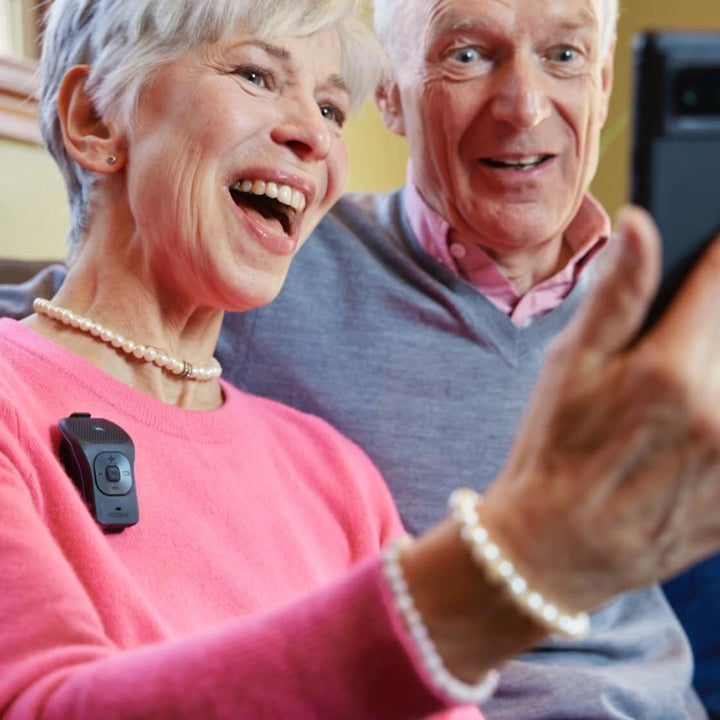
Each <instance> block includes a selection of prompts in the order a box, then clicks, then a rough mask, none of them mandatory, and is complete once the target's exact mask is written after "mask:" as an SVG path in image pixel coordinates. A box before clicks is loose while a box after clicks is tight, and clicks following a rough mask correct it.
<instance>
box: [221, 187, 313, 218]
mask: <svg viewBox="0 0 720 720" xmlns="http://www.w3.org/2000/svg"><path fill="white" fill-rule="evenodd" d="M231 189H232V190H237V191H239V192H243V193H249V194H252V195H265V196H267V197H269V198H271V199H272V200H277V201H278V202H279V203H282V204H283V205H287V206H288V207H291V208H293V210H295V211H297V212H299V213H300V212H302V211H303V210H304V209H305V204H306V201H305V196H304V195H303V194H302V193H301V192H300V191H299V190H294V189H293V188H291V187H290V186H289V185H282V184H278V183H275V182H267V181H265V180H238V182H236V183H235V184H234V185H233V186H232V188H231Z"/></svg>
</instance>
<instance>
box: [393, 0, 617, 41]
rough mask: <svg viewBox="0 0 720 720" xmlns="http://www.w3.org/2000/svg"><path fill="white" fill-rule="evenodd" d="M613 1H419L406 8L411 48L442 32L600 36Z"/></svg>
mask: <svg viewBox="0 0 720 720" xmlns="http://www.w3.org/2000/svg"><path fill="white" fill-rule="evenodd" d="M610 1H611V0H416V1H415V2H409V3H405V4H404V8H403V11H402V12H404V17H402V19H401V20H402V22H403V23H405V26H404V27H403V35H404V36H405V37H406V38H407V40H406V42H407V43H408V44H410V43H412V42H413V41H415V42H418V41H420V40H421V39H424V40H425V41H427V39H428V38H430V37H434V36H436V35H437V34H440V33H442V32H451V31H453V30H462V29H466V28H473V27H483V26H487V27H488V28H489V29H492V27H493V26H494V25H502V26H504V27H505V28H513V27H517V28H518V29H519V28H520V27H521V26H523V25H524V26H531V27H534V28H538V29H550V28H551V27H552V26H553V25H556V24H557V25H558V26H570V27H575V26H577V27H579V28H587V29H592V30H594V31H595V32H597V33H598V36H599V35H600V32H601V29H602V26H603V23H604V22H606V20H607V18H606V13H607V12H608V10H607V6H608V3H609V2H610Z"/></svg>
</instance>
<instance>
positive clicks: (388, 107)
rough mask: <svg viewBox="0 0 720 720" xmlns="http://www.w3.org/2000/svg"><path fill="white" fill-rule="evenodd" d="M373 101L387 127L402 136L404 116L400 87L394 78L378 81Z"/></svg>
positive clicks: (403, 132) (403, 134)
mask: <svg viewBox="0 0 720 720" xmlns="http://www.w3.org/2000/svg"><path fill="white" fill-rule="evenodd" d="M375 102H376V103H377V106H378V109H379V110H380V114H381V115H382V118H383V121H384V122H385V126H386V127H387V129H388V130H390V132H394V133H395V134H396V135H402V136H403V137H404V136H405V117H404V115H403V108H402V100H401V99H400V88H399V87H398V84H397V82H396V81H395V79H394V78H386V79H384V80H381V81H380V83H379V84H378V86H377V87H376V88H375Z"/></svg>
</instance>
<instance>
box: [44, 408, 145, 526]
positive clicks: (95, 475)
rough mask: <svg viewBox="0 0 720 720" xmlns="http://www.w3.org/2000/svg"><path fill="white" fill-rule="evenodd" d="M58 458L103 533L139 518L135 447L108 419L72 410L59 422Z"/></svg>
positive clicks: (121, 430) (120, 429)
mask: <svg viewBox="0 0 720 720" xmlns="http://www.w3.org/2000/svg"><path fill="white" fill-rule="evenodd" d="M58 428H59V429H60V434H61V436H62V440H61V443H60V461H61V462H62V464H63V466H64V468H65V471H66V472H67V474H68V475H69V476H70V478H71V479H72V481H73V482H74V483H75V485H76V486H77V488H78V490H79V491H80V494H81V495H82V497H83V499H84V500H85V504H86V505H87V506H88V509H89V510H90V512H91V514H92V516H93V517H94V518H95V520H96V521H97V522H98V524H99V525H100V527H101V528H102V529H103V531H104V532H108V533H117V532H122V531H123V530H124V529H125V528H126V527H130V526H131V525H135V523H137V521H138V503H137V494H136V492H135V475H134V470H133V463H134V462H135V446H134V445H133V442H132V440H131V439H130V436H129V435H128V434H127V433H126V432H125V431H124V430H123V429H122V428H121V427H120V426H119V425H116V424H115V423H113V422H110V421H109V420H103V419H102V418H93V417H91V416H90V413H73V414H72V415H70V416H69V417H66V418H63V419H62V420H60V421H59V422H58Z"/></svg>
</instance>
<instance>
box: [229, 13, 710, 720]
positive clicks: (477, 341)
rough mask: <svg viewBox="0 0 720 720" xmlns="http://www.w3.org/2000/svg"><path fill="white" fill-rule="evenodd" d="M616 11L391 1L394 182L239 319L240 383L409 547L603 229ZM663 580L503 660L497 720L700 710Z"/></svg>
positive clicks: (493, 709)
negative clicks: (404, 168) (273, 297)
mask: <svg viewBox="0 0 720 720" xmlns="http://www.w3.org/2000/svg"><path fill="white" fill-rule="evenodd" d="M616 17H617V0H414V1H413V2H407V0H403V1H401V0H382V1H381V2H376V9H375V20H376V27H377V30H378V32H379V34H380V36H381V39H382V40H383V41H384V43H385V44H386V46H387V49H388V52H389V55H390V58H391V61H392V67H393V73H392V76H391V77H389V78H388V80H387V82H386V83H384V84H383V85H382V86H381V87H379V88H378V91H377V100H378V103H379V106H380V109H381V111H382V114H383V117H384V119H385V122H386V124H387V126H388V127H389V128H390V129H391V130H392V131H394V132H396V133H398V134H401V135H403V136H405V137H406V139H407V142H408V145H409V150H410V156H411V163H410V166H409V171H408V180H407V183H406V186H405V187H404V188H403V189H402V190H400V191H398V192H395V193H393V194H391V195H389V196H386V197H376V196H354V197H346V198H345V199H343V200H341V202H340V203H339V204H338V205H337V206H336V208H335V210H334V212H333V213H332V215H331V217H330V218H328V219H327V220H326V221H325V222H323V224H322V225H321V227H320V229H319V231H318V232H317V233H316V236H315V237H314V238H313V239H312V240H311V241H310V242H309V243H308V245H307V246H306V247H305V248H304V249H303V250H302V252H301V253H300V254H299V256H298V258H297V259H296V261H295V264H294V265H293V267H292V268H291V271H290V277H289V279H288V282H287V284H286V286H285V288H284V290H283V291H282V292H281V295H280V297H279V298H278V300H277V301H276V302H275V303H273V304H271V305H270V306H268V307H266V308H263V309H261V310H259V311H257V312H255V313H247V314H243V315H241V316H237V317H230V318H228V319H227V321H226V327H225V332H224V334H223V336H222V338H221V348H220V350H221V360H222V362H223V365H224V366H225V367H226V368H228V372H227V375H228V377H229V378H230V379H231V380H232V381H233V382H235V383H237V384H239V385H242V386H244V387H246V388H248V389H250V390H252V391H255V392H258V393H261V394H264V395H269V396H272V397H275V398H278V399H281V400H283V401H285V402H289V403H290V404H294V405H296V406H298V407H300V408H302V409H304V410H307V411H310V412H313V413H317V414H320V415H322V416H324V417H326V418H327V419H329V420H330V421H331V422H332V423H333V424H335V425H336V426H337V427H339V428H340V429H341V430H342V431H344V432H345V433H346V434H348V435H349V436H350V437H352V438H354V439H355V440H356V441H357V442H359V444H360V445H361V446H363V447H364V448H365V449H366V450H367V451H368V452H369V453H370V455H371V456H372V457H373V459H374V460H375V462H376V463H377V464H378V465H379V467H380V469H381V471H382V472H383V474H384V475H385V477H386V478H387V481H388V483H389V485H390V487H391V490H392V492H393V494H394V496H395V499H396V501H397V503H398V506H399V508H400V511H401V514H402V516H403V519H404V521H405V523H406V525H407V527H408V528H409V530H410V531H412V532H419V531H421V530H423V529H425V528H427V527H428V526H429V525H430V524H431V523H432V522H433V521H435V520H436V519H437V518H438V517H440V516H441V515H442V513H443V508H444V503H445V498H446V497H447V494H448V492H449V491H450V490H451V489H452V488H454V487H456V486H457V485H463V484H466V485H470V486H473V487H478V488H483V487H485V486H486V485H487V483H488V482H489V481H490V479H492V478H493V477H494V476H495V475H496V474H497V472H498V471H499V469H500V468H501V466H502V464H503V462H504V460H505V458H506V453H507V451H508V448H509V446H510V443H511V440H512V438H513V434H514V431H515V428H516V426H517V423H518V421H519V418H520V416H521V413H522V411H523V409H524V407H525V404H526V400H527V398H528V396H529V393H530V391H531V389H532V387H533V385H534V384H535V381H536V378H537V373H538V370H539V368H540V364H541V361H542V358H543V354H544V351H545V349H546V347H547V344H548V342H549V341H550V340H551V339H552V338H553V337H554V336H555V335H556V334H557V333H558V332H559V331H560V330H561V329H562V328H563V327H564V326H565V324H566V322H567V321H568V319H569V318H570V317H571V315H572V314H573V312H574V311H575V309H576V308H577V306H578V303H579V301H580V298H581V295H582V293H583V287H584V286H585V285H586V284H587V281H588V280H589V279H590V276H591V274H592V272H593V265H594V261H595V260H596V256H597V254H598V252H599V250H600V249H601V248H602V246H603V245H604V244H605V243H606V242H607V240H608V236H609V232H610V224H609V220H608V218H607V216H606V214H605V213H604V211H603V210H602V208H601V207H600V206H599V205H598V203H597V202H596V201H595V200H594V199H593V198H592V197H590V196H589V195H588V194H587V188H588V185H589V183H590V181H591V180H592V178H593V175H594V173H595V170H596V167H597V162H598V147H599V139H600V130H601V128H602V125H603V122H604V120H605V117H606V113H607V107H608V99H609V96H610V91H611V87H612V77H613V52H614V42H615V24H616ZM691 674H692V660H691V655H690V651H689V647H688V644H687V640H686V638H685V635H684V634H683V632H682V630H681V628H680V626H679V625H678V622H677V620H676V619H675V617H674V615H673V613H672V612H671V610H670V609H669V607H668V605H667V602H666V600H665V598H664V597H663V595H662V593H661V591H660V590H659V588H657V587H651V588H648V589H646V590H643V591H639V592H634V593H631V594H628V595H626V596H624V597H621V598H620V599H619V600H617V601H616V602H614V603H612V604H610V605H608V606H607V607H604V608H602V609H601V610H600V611H599V612H597V613H596V614H595V615H594V617H593V620H592V633H591V635H590V637H589V639H588V640H587V641H585V642H584V643H580V644H577V643H571V644H569V643H567V642H563V641H560V640H553V641H552V642H550V643H548V644H546V645H545V646H543V647H540V648H538V649H537V650H536V651H534V652H532V653H530V654H528V655H526V656H524V657H522V658H520V659H519V660H518V661H516V662H511V663H509V664H508V665H507V666H506V667H505V668H504V670H503V673H502V682H501V686H500V690H499V691H498V693H497V694H496V695H495V697H494V698H493V699H491V700H490V702H489V703H488V704H487V705H486V706H484V708H483V710H484V712H485V713H486V715H487V717H488V718H491V719H492V720H494V719H496V718H547V719H548V720H550V719H553V720H557V719H558V718H573V719H575V720H580V719H582V718H588V719H589V718H593V719H597V718H630V717H632V718H647V719H648V720H650V719H652V720H661V719H663V718H667V720H670V719H671V718H672V719H676V718H686V717H690V718H699V717H704V713H703V710H702V709H701V707H700V704H699V703H698V701H697V698H696V696H695V694H694V693H693V691H692V690H691V687H690V686H691Z"/></svg>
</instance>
